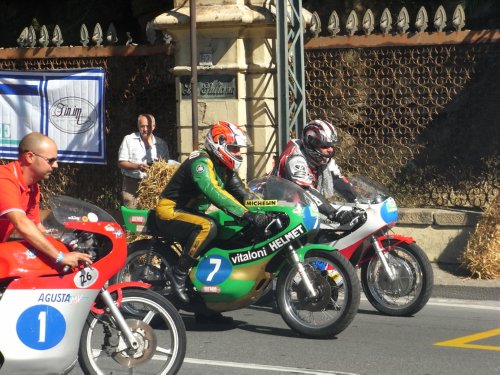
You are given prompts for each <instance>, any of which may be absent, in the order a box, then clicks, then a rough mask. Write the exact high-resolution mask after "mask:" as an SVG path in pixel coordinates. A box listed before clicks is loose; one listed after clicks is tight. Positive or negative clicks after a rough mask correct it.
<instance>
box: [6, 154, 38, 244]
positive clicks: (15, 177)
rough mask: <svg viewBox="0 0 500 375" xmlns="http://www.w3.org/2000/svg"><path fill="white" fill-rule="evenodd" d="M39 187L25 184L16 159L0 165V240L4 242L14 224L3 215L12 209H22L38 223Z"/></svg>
mask: <svg viewBox="0 0 500 375" xmlns="http://www.w3.org/2000/svg"><path fill="white" fill-rule="evenodd" d="M39 203H40V187H39V186H38V184H33V185H31V186H28V185H26V182H25V181H24V178H23V174H22V172H21V166H20V165H19V162H18V161H13V162H11V163H9V164H5V165H0V242H5V241H6V240H7V239H8V238H9V236H10V234H11V233H12V231H13V230H14V226H13V225H12V224H11V222H10V221H9V220H8V219H6V218H5V217H4V215H5V214H6V213H9V212H12V211H22V212H25V213H26V215H27V216H28V217H29V218H30V219H31V220H32V221H33V222H34V223H35V224H39V223H40V206H39Z"/></svg>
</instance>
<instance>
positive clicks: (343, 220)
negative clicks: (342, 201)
mask: <svg viewBox="0 0 500 375" xmlns="http://www.w3.org/2000/svg"><path fill="white" fill-rule="evenodd" d="M355 217H356V214H355V213H354V212H352V211H350V210H347V211H346V210H342V211H340V210H339V211H336V212H335V213H334V214H332V215H330V216H329V217H328V219H330V220H332V221H336V222H337V223H339V224H340V225H344V224H347V223H350V222H351V221H352V219H354V218H355Z"/></svg>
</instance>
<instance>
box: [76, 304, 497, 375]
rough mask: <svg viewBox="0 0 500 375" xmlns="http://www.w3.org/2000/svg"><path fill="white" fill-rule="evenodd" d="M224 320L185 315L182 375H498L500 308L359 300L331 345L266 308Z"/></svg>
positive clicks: (329, 342) (243, 311)
mask: <svg viewBox="0 0 500 375" xmlns="http://www.w3.org/2000/svg"><path fill="white" fill-rule="evenodd" d="M226 315H229V316H232V317H233V318H234V319H235V322H234V325H233V326H230V327H214V326H207V325H197V324H196V323H195V322H194V319H193V317H192V316H191V315H190V314H184V322H185V324H186V328H187V334H188V351H187V355H186V359H185V361H184V364H183V367H182V369H181V371H180V373H179V374H181V375H188V374H189V375H198V374H199V375H201V374H213V375H218V374H221V375H222V374H224V375H227V374H229V375H236V374H238V375H246V374H255V375H268V374H363V375H372V374H373V375H379V374H384V375H392V374H394V375H406V374H407V375H410V374H411V375H418V374H421V375H424V374H455V375H461V374H464V375H465V374H467V375H469V374H474V375H492V374H500V355H499V354H500V353H499V351H500V301H477V300H476V301H471V300H455V299H446V298H443V299H437V298H432V299H431V300H430V302H429V303H428V305H427V306H426V307H425V308H424V309H423V310H421V311H420V312H419V313H418V314H416V315H415V316H414V317H409V318H400V317H389V316H384V315H380V314H379V313H378V312H377V311H376V310H375V309H374V308H373V307H371V305H370V304H369V303H368V302H367V301H366V300H365V299H364V298H362V301H361V306H360V310H359V312H358V314H357V316H356V317H355V319H354V321H353V323H352V324H351V325H350V326H349V327H348V328H347V329H346V330H345V331H344V332H342V333H340V334H339V335H338V336H337V337H336V338H334V339H330V340H312V339H305V338H302V337H300V336H298V335H297V334H295V333H294V332H293V331H292V330H291V329H290V328H288V326H287V325H286V324H285V323H284V321H283V320H282V319H281V316H280V315H279V314H276V313H275V312H273V311H272V309H271V308H269V307H257V306H255V307H254V306H252V307H250V308H247V309H243V310H238V311H233V312H229V313H227V314H226ZM438 343H441V344H438ZM71 374H72V375H75V374H82V372H81V370H80V369H77V368H75V369H74V370H73V371H72V372H71Z"/></svg>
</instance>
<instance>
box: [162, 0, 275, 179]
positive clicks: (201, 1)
mask: <svg viewBox="0 0 500 375" xmlns="http://www.w3.org/2000/svg"><path fill="white" fill-rule="evenodd" d="M264 3H265V1H256V0H253V1H252V0H233V1H230V0H196V28H197V42H198V46H197V49H198V54H199V56H198V68H197V69H198V86H199V87H200V89H201V90H202V91H201V92H200V93H199V94H198V121H199V124H198V126H199V131H200V134H199V140H200V142H203V139H204V135H205V132H206V130H207V128H208V126H209V125H211V124H213V123H214V122H216V121H219V120H225V121H230V122H234V123H236V124H238V125H240V126H242V127H243V128H244V129H246V131H247V133H248V134H249V136H250V138H251V140H252V143H253V147H252V148H250V149H249V150H248V155H247V165H243V166H242V168H241V170H240V175H241V176H242V177H243V178H247V179H251V178H254V177H258V176H262V175H263V174H264V173H266V172H269V171H270V169H271V167H272V161H273V156H274V154H275V153H276V150H277V149H276V130H277V129H276V127H277V121H276V120H275V108H276V104H277V103H276V99H275V83H274V77H275V74H276V69H275V61H274V56H275V54H274V49H275V38H276V25H275V21H274V17H273V16H272V14H271V12H270V11H269V10H268V9H266V8H264V7H263V4H264ZM174 6H176V7H177V8H174V9H172V10H171V11H169V12H167V13H164V14H162V15H160V16H158V17H156V18H155V20H154V27H155V29H158V30H161V31H162V32H164V33H168V34H169V35H171V36H172V38H173V42H174V43H175V45H174V48H175V67H174V68H173V70H172V73H173V74H174V75H175V77H176V87H177V95H176V97H177V127H178V132H177V136H178V141H177V142H178V150H179V152H180V153H181V159H184V158H186V156H187V155H189V153H190V152H191V151H192V139H193V137H192V115H191V95H190V93H189V90H186V89H189V88H190V77H191V50H190V48H191V47H190V18H189V1H184V0H178V1H174Z"/></svg>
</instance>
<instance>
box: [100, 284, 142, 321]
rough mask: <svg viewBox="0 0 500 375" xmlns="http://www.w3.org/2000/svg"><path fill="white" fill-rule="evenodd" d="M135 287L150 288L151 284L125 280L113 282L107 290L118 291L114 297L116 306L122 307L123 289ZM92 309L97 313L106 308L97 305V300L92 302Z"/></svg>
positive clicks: (102, 311)
mask: <svg viewBox="0 0 500 375" xmlns="http://www.w3.org/2000/svg"><path fill="white" fill-rule="evenodd" d="M133 288H140V289H149V288H151V284H148V283H143V282H141V281H128V282H123V283H119V284H113V285H111V286H109V287H108V288H107V289H106V290H107V291H108V292H109V293H110V294H113V293H115V292H116V298H115V299H114V301H115V303H116V306H117V307H120V306H121V304H122V298H123V292H122V291H123V289H133ZM91 310H92V312H93V313H95V314H97V315H101V314H104V312H105V310H104V309H101V308H99V307H97V306H96V302H95V301H94V303H93V304H92V307H91Z"/></svg>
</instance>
